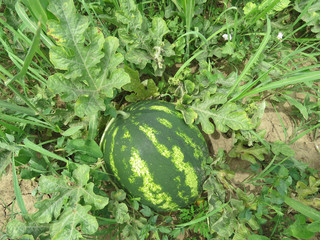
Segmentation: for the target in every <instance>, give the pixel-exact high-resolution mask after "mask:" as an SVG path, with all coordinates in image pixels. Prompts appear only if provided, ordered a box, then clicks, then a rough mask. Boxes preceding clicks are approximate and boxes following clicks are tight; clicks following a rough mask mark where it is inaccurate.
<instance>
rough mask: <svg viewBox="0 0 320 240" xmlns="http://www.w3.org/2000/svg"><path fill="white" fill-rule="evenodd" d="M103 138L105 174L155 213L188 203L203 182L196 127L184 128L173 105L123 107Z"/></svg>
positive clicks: (204, 152) (202, 147) (203, 151)
mask: <svg viewBox="0 0 320 240" xmlns="http://www.w3.org/2000/svg"><path fill="white" fill-rule="evenodd" d="M125 111H126V112H128V113H130V116H129V117H128V118H126V119H124V118H123V117H121V116H119V117H117V119H116V120H115V121H114V122H113V123H112V125H111V126H110V128H109V130H108V131H107V133H106V136H105V140H104V143H105V149H104V151H105V152H104V158H105V161H106V165H107V169H108V171H109V172H110V174H111V175H113V176H114V177H115V179H116V180H117V181H118V182H119V183H120V184H121V185H122V187H123V188H125V189H126V190H127V191H128V192H129V193H130V194H131V195H132V196H133V197H140V198H141V202H142V203H143V204H145V205H148V206H150V207H152V208H153V209H155V210H158V211H170V210H174V209H177V208H181V207H184V206H186V205H188V204H190V203H192V202H193V201H194V200H195V199H196V198H197V197H198V195H199V193H200V190H201V184H202V181H203V171H202V169H201V162H202V161H203V160H204V159H205V158H207V157H208V155H209V154H208V148H207V145H206V142H205V140H204V138H203V136H202V135H201V133H200V131H199V129H198V128H197V127H196V126H191V127H190V126H188V125H187V124H185V122H184V120H183V117H182V115H181V113H180V112H178V111H176V110H175V108H174V105H173V104H171V103H167V102H162V101H155V100H150V101H143V102H139V103H136V104H132V105H130V106H128V107H127V108H126V109H125Z"/></svg>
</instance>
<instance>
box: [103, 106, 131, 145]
mask: <svg viewBox="0 0 320 240" xmlns="http://www.w3.org/2000/svg"><path fill="white" fill-rule="evenodd" d="M119 114H120V115H121V116H122V117H123V119H127V118H128V117H129V116H130V113H127V112H124V111H121V110H118V111H117V115H119ZM115 119H116V118H112V119H111V120H110V121H109V122H108V124H107V126H106V128H105V129H104V131H103V134H102V137H101V140H100V144H99V146H100V149H103V140H104V137H105V135H106V133H107V131H108V129H109V128H110V125H111V124H112V123H113V122H114V120H115Z"/></svg>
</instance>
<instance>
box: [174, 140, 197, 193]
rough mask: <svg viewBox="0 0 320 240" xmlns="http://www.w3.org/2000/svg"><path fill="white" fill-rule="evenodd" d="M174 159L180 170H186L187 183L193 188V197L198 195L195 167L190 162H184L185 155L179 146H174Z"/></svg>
mask: <svg viewBox="0 0 320 240" xmlns="http://www.w3.org/2000/svg"><path fill="white" fill-rule="evenodd" d="M172 150H173V154H172V161H173V163H174V165H175V166H176V168H177V169H179V171H181V172H184V174H185V176H186V180H185V182H186V185H187V186H189V187H190V189H191V195H192V197H196V196H198V177H197V174H196V173H195V171H194V168H193V167H192V166H191V165H190V164H189V163H188V162H184V161H183V160H184V155H183V153H182V152H181V150H180V148H179V147H177V146H173V147H172Z"/></svg>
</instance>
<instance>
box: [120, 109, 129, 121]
mask: <svg viewBox="0 0 320 240" xmlns="http://www.w3.org/2000/svg"><path fill="white" fill-rule="evenodd" d="M117 114H120V115H121V116H122V117H123V119H127V118H128V117H130V113H127V112H124V111H121V110H118V111H117Z"/></svg>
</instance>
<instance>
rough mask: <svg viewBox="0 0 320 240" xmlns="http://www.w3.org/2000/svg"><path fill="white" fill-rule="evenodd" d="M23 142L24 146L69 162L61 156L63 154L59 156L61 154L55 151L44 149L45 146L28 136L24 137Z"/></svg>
mask: <svg viewBox="0 0 320 240" xmlns="http://www.w3.org/2000/svg"><path fill="white" fill-rule="evenodd" d="M23 143H24V147H26V148H30V149H32V150H34V151H36V152H38V153H40V154H42V155H45V156H48V157H51V158H54V159H57V160H60V161H63V162H65V163H67V164H68V163H69V161H68V160H67V159H66V158H64V157H61V156H59V155H57V154H55V153H53V152H50V151H48V150H46V149H44V148H43V147H41V146H39V145H37V144H35V143H33V142H31V141H30V140H29V139H27V138H25V139H24V141H23Z"/></svg>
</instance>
